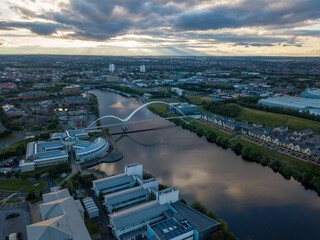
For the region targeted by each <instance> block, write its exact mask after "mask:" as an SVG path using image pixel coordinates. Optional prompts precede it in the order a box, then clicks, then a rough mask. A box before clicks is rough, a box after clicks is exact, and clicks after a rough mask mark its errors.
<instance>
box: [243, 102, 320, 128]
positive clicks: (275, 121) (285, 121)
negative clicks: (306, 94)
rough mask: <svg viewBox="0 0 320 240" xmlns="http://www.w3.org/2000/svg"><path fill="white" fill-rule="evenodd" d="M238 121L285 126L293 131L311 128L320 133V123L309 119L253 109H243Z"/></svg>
mask: <svg viewBox="0 0 320 240" xmlns="http://www.w3.org/2000/svg"><path fill="white" fill-rule="evenodd" d="M237 120H240V121H242V120H247V121H248V122H250V123H254V122H260V123H262V124H264V125H268V126H280V125H285V126H287V127H288V128H291V129H297V130H304V129H308V128H311V129H312V130H313V131H318V132H319V131H320V123H319V122H315V121H311V120H308V119H303V118H297V117H293V116H288V115H283V114H278V113H270V112H264V111H260V110H255V109H251V108H244V107H241V112H240V114H239V116H238V117H237Z"/></svg>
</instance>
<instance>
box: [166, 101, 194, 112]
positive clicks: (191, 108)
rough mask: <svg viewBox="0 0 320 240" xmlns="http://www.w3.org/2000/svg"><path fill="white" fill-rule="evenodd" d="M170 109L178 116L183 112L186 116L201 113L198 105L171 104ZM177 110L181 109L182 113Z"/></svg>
mask: <svg viewBox="0 0 320 240" xmlns="http://www.w3.org/2000/svg"><path fill="white" fill-rule="evenodd" d="M169 108H170V111H173V112H176V113H178V114H181V112H183V113H184V114H190V113H197V112H199V110H198V107H197V106H196V105H193V104H189V103H170V107H169ZM177 109H179V110H180V111H178V110H177Z"/></svg>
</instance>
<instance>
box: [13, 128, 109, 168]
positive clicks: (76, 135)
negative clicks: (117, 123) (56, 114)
mask: <svg viewBox="0 0 320 240" xmlns="http://www.w3.org/2000/svg"><path fill="white" fill-rule="evenodd" d="M87 137H88V134H87V133H85V132H84V131H83V130H70V131H65V132H63V133H53V134H51V138H50V139H49V140H50V141H46V142H45V141H36V142H30V143H28V145H27V151H26V158H25V160H21V161H20V163H19V167H20V169H21V171H22V172H28V171H33V170H34V169H35V168H37V167H43V166H49V165H55V164H59V163H63V162H67V161H68V159H69V153H70V154H75V162H76V163H84V162H87V161H91V160H95V159H97V158H102V157H104V156H105V155H107V153H108V150H109V147H110V145H109V143H108V141H106V140H105V139H103V138H101V137H98V138H96V139H95V140H94V141H93V142H90V141H86V140H81V139H80V138H87Z"/></svg>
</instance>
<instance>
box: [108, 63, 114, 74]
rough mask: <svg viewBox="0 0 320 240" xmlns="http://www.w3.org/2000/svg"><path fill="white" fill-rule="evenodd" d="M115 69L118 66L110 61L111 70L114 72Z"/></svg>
mask: <svg viewBox="0 0 320 240" xmlns="http://www.w3.org/2000/svg"><path fill="white" fill-rule="evenodd" d="M115 69H116V66H115V65H114V64H113V63H110V64H109V71H110V72H112V73H113V72H114V71H115Z"/></svg>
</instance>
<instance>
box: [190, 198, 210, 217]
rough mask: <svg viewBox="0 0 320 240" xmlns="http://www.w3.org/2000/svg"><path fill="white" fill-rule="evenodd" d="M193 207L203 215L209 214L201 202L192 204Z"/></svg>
mask: <svg viewBox="0 0 320 240" xmlns="http://www.w3.org/2000/svg"><path fill="white" fill-rule="evenodd" d="M191 207H192V208H193V209H195V210H197V211H199V212H201V213H203V214H206V213H207V208H206V207H205V206H204V205H203V204H202V203H201V202H199V201H197V200H196V201H194V202H193V203H192V204H191Z"/></svg>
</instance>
